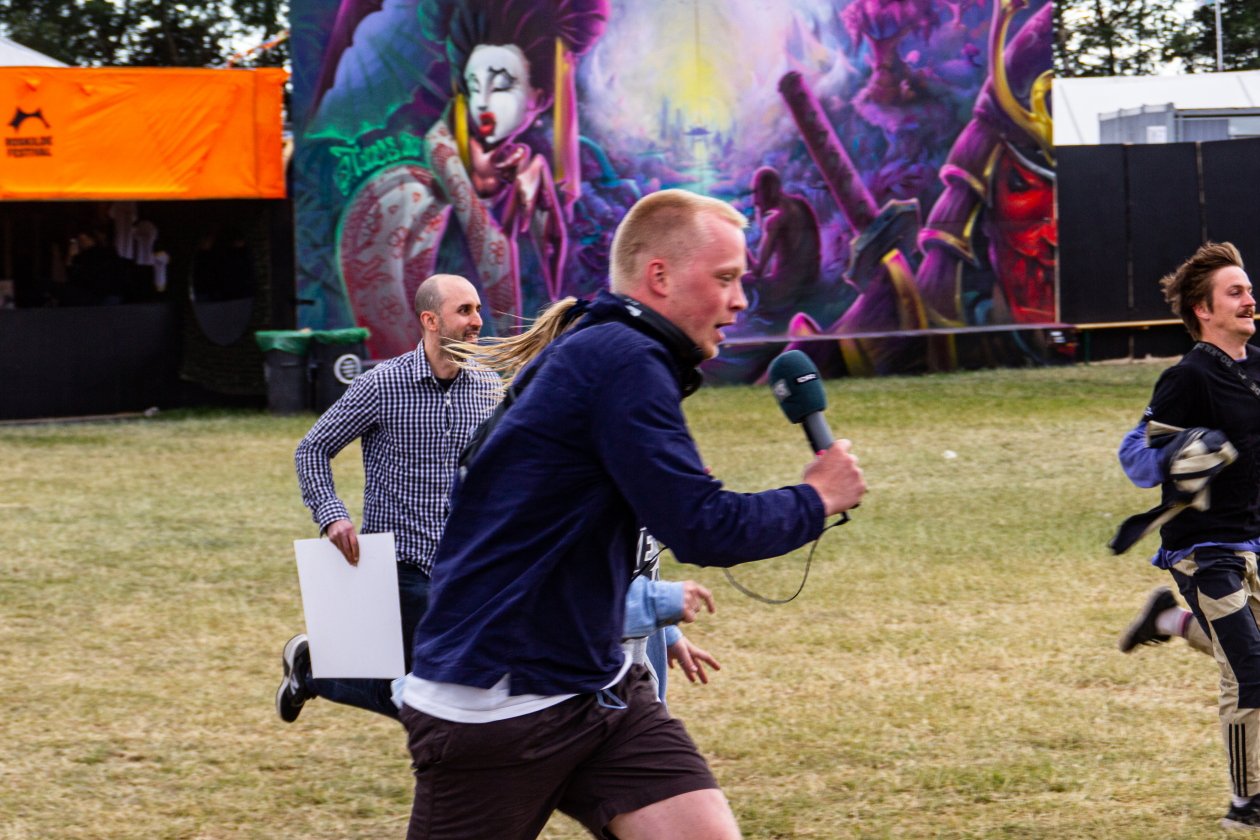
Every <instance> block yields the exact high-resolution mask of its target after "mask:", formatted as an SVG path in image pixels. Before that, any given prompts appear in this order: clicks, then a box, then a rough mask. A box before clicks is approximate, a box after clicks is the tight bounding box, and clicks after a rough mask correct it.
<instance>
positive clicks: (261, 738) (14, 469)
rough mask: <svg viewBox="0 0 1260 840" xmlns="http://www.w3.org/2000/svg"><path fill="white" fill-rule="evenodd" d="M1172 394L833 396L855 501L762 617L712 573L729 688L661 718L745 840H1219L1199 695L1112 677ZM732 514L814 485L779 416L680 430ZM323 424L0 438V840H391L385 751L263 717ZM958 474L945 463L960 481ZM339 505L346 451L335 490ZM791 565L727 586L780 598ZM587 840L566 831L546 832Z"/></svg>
mask: <svg viewBox="0 0 1260 840" xmlns="http://www.w3.org/2000/svg"><path fill="white" fill-rule="evenodd" d="M1159 370H1160V365H1158V364H1122V365H1094V366H1079V367H1073V368H1060V369H1042V370H1017V371H1009V370H1008V371H985V372H979V373H966V374H956V375H949V376H929V377H921V378H895V379H881V380H866V381H838V382H830V383H828V396H829V399H830V404H831V408H830V410H829V413H828V416H829V419H830V421H831V424H832V426H833V428H834V429H835V430H836V431H837V432H838V433H840V434H842V435H844V436H848V437H851V438H852V439H853V440H854V441H855V451H856V452H857V453H858V454H859V456H860V457H861V459H862V465H863V467H864V469H865V470H866V475H867V478H868V482H869V484H870V492H869V494H868V496H867V499H866V501H865V502H863V504H862V507H861V508H860V509H859V510H858V511H857V512H856V513H855V515H854V519H853V522H852V523H851V524H849V525H846V526H845V527H843V528H841V529H838V530H836V531H831V532H828V534H827V535H826V536H825V537H824V540H823V542H822V544H821V545H820V547H819V549H818V554H817V556H816V558H815V561H814V566H813V570H812V572H811V575H810V579H809V582H808V584H807V586H806V588H805V591H804V593H803V594H802V595H801V596H800V597H799V598H798V599H797V600H796V601H794V602H793V603H791V604H788V605H786V606H780V607H773V606H767V605H764V604H760V603H757V602H754V601H751V600H749V599H747V598H744V597H743V596H741V595H739V594H738V593H736V592H735V591H734V590H732V589H731V588H730V587H729V586H727V585H726V584H725V583H724V581H723V578H722V575H721V572H720V570H713V569H683V568H679V567H677V566H676V565H674V566H672V567H667V568H666V570H665V571H666V574H667V576H671V577H675V578H678V577H684V576H686V577H693V578H695V579H697V580H700V581H703V582H705V583H707V584H708V585H710V586H711V587H712V588H714V589H715V590H716V591H717V593H718V598H719V606H718V612H717V614H716V615H713V616H706V617H704V618H703V619H702V620H701V621H700V622H698V623H697V624H695V625H692V626H691V627H690V628H688V633H689V635H691V636H692V638H693V639H695V640H697V641H698V642H699V643H700V644H701V645H703V646H704V647H706V648H708V649H709V650H710V651H712V652H713V653H714V654H715V655H717V657H718V658H719V659H720V660H721V662H722V664H723V670H722V672H721V673H720V674H718V675H717V676H716V678H715V679H714V681H713V682H712V683H711V684H710V685H708V686H707V687H693V686H690V685H687V684H685V683H684V682H683V681H680V680H676V681H675V682H674V683H673V686H672V691H671V708H672V710H673V711H674V713H675V714H676V715H678V716H679V717H681V718H683V719H684V720H686V721H687V724H688V727H689V728H690V730H691V732H692V734H693V735H694V737H695V738H696V740H697V741H698V743H699V744H700V746H701V749H702V750H703V751H704V752H705V754H706V755H707V756H709V758H710V760H711V762H712V765H713V768H714V770H715V772H716V774H717V776H718V778H719V780H720V781H721V782H722V784H723V786H724V788H725V790H726V792H727V794H728V795H729V796H730V798H731V800H732V802H733V805H734V808H735V811H736V814H737V815H738V817H739V819H740V823H741V825H742V827H743V829H744V832H745V836H746V837H749V838H790V837H807V838H883V837H916V838H917V837H942V838H945V837H949V838H963V837H969V838H990V837H992V838H1109V839H1110V838H1208V837H1219V836H1221V835H1222V832H1221V831H1220V830H1219V829H1217V828H1216V821H1217V819H1218V818H1219V817H1220V816H1221V815H1222V814H1223V812H1224V810H1225V807H1226V805H1227V798H1228V791H1227V777H1226V769H1225V768H1226V765H1225V759H1224V756H1223V751H1222V749H1221V747H1220V745H1219V740H1218V735H1217V726H1216V712H1215V701H1216V695H1215V686H1216V681H1217V677H1216V668H1215V666H1214V665H1213V663H1212V662H1211V661H1210V660H1209V659H1208V658H1207V657H1204V656H1202V655H1199V654H1195V653H1193V652H1192V651H1190V649H1189V648H1188V647H1187V646H1186V645H1185V644H1184V643H1182V642H1179V641H1178V642H1177V643H1176V644H1170V645H1167V646H1164V647H1161V648H1153V649H1143V650H1141V651H1139V652H1137V653H1135V654H1133V655H1132V656H1123V655H1121V654H1119V653H1118V652H1117V651H1116V649H1115V639H1116V635H1117V633H1118V632H1119V631H1120V630H1121V629H1122V628H1123V627H1124V626H1125V625H1126V624H1127V623H1128V621H1129V619H1130V617H1131V615H1132V614H1133V613H1134V611H1135V610H1136V609H1137V607H1138V606H1139V605H1140V604H1141V603H1142V601H1143V600H1144V597H1145V593H1146V592H1147V590H1148V589H1149V588H1150V587H1152V586H1154V585H1156V584H1158V583H1162V582H1164V578H1163V574H1162V573H1160V572H1158V571H1157V570H1155V569H1153V568H1152V567H1150V566H1149V565H1147V564H1146V563H1145V559H1144V558H1145V557H1146V556H1147V555H1149V553H1150V551H1151V550H1153V548H1154V545H1153V543H1152V542H1151V541H1150V540H1149V539H1148V541H1146V542H1144V543H1142V544H1140V545H1139V546H1138V547H1137V548H1136V549H1134V550H1133V551H1132V552H1131V553H1130V554H1129V555H1126V556H1124V557H1120V558H1113V557H1111V556H1109V554H1108V552H1107V550H1106V548H1105V544H1106V542H1107V539H1108V538H1109V536H1110V534H1111V532H1112V530H1113V529H1114V528H1115V526H1116V525H1117V523H1118V522H1119V521H1120V519H1121V518H1123V517H1124V516H1127V515H1129V514H1131V513H1135V512H1137V511H1140V510H1144V509H1145V508H1147V507H1150V506H1151V505H1152V504H1154V503H1155V502H1154V499H1153V497H1152V495H1151V493H1150V492H1149V491H1147V492H1143V491H1139V490H1136V489H1134V488H1132V487H1131V486H1130V485H1129V484H1128V482H1127V481H1126V480H1125V479H1124V477H1123V475H1122V474H1121V472H1120V469H1119V467H1118V465H1117V464H1116V461H1115V457H1114V451H1115V447H1116V444H1117V443H1118V442H1119V438H1120V436H1121V435H1122V434H1123V433H1124V432H1125V431H1126V430H1127V429H1128V428H1129V427H1130V426H1131V425H1132V423H1133V422H1135V421H1136V419H1137V417H1138V415H1139V412H1140V411H1141V409H1142V407H1143V405H1144V404H1145V400H1146V399H1147V397H1148V396H1149V393H1150V388H1151V386H1152V384H1153V383H1154V381H1155V378H1156V376H1157V375H1158V373H1159ZM687 411H688V416H689V418H690V420H691V422H692V426H693V430H694V432H695V434H696V437H697V439H698V440H699V442H700V448H701V452H702V453H703V454H704V457H705V459H706V461H707V462H708V463H709V464H711V465H712V467H713V470H714V473H715V474H716V475H717V476H719V477H721V478H722V479H723V480H724V481H726V482H727V484H728V486H730V487H732V488H734V489H738V490H755V489H762V488H764V487H768V486H778V485H780V484H786V483H791V482H794V481H795V480H796V479H797V478H798V477H799V473H800V468H801V467H802V466H803V464H804V460H805V458H806V456H807V451H806V448H805V444H804V440H803V438H802V436H801V434H800V432H799V430H797V429H793V428H790V427H788V425H787V424H786V422H785V421H784V420H783V419H782V417H781V415H780V414H779V412H778V409H777V407H776V406H775V404H774V401H773V400H772V399H771V397H770V395H769V394H768V393H767V392H766V390H765V389H764V388H712V389H705V390H702V391H701V392H700V393H699V394H697V395H696V396H695V397H694V398H692V399H691V400H688V402H687ZM312 419H313V418H312V417H309V416H307V417H296V418H273V417H269V416H266V415H263V414H256V413H216V414H205V413H195V414H180V413H176V414H170V415H161V416H159V417H157V418H153V419H147V420H137V421H130V422H115V423H91V424H63V425H42V426H20V427H13V426H10V427H4V428H0V488H3V491H2V494H0V535H2V536H0V546H2V547H3V551H2V552H0V697H2V698H3V701H2V703H3V705H2V708H3V713H4V714H3V723H2V724H0V726H2V729H3V733H4V737H3V744H2V745H0V840H28V838H30V839H37V840H45V838H57V840H60V838H67V840H78V839H79V838H207V840H209V839H210V838H213V839H214V840H222V839H225V838H282V837H302V838H393V837H401V836H402V834H403V833H404V830H405V826H406V818H407V813H408V809H409V806H410V799H411V793H410V786H409V782H410V774H409V767H408V759H407V756H406V752H405V744H404V738H403V733H402V730H401V728H400V727H398V726H397V725H396V724H394V723H392V722H390V721H387V720H384V719H383V718H377V717H374V716H372V715H369V714H368V713H365V712H362V711H359V710H355V709H348V708H343V707H338V706H335V705H334V704H330V703H327V702H322V701H316V702H315V703H313V704H312V705H310V706H309V707H307V708H306V709H305V710H304V711H303V714H302V716H301V718H300V719H299V720H298V721H297V722H296V723H295V724H293V725H291V726H286V725H284V724H282V723H280V722H279V720H278V719H277V718H276V716H275V712H274V710H273V707H272V696H273V693H274V690H275V685H276V682H277V680H278V678H279V673H280V667H279V652H280V648H281V645H282V644H283V642H284V640H285V639H286V638H288V637H289V635H291V634H292V633H294V632H297V631H298V630H299V629H301V626H302V617H301V609H300V604H299V601H298V593H297V576H296V573H295V568H294V564H293V552H292V547H291V541H292V540H293V539H295V538H303V537H309V536H313V535H314V534H313V530H314V529H313V526H312V525H311V523H310V520H309V518H308V516H307V514H306V511H305V510H304V509H303V508H302V506H301V502H300V500H299V498H298V495H297V489H296V484H295V481H294V478H293V468H292V450H293V446H294V444H295V443H296V441H297V439H298V438H299V437H300V436H301V435H302V433H303V432H304V431H305V429H306V428H307V427H308V426H309V424H310V422H311V421H312ZM947 451H949V452H953V453H956V457H952V458H949V457H946V452H947ZM337 475H338V478H339V480H340V483H339V489H340V490H341V491H342V495H343V496H344V497H346V498H347V499H348V500H352V506H357V505H358V503H359V499H360V498H361V488H362V470H361V467H360V465H359V463H358V451H357V446H356V447H354V448H352V449H351V450H348V451H347V452H346V453H345V454H344V455H343V456H342V457H341V458H340V459H338V462H337ZM802 566H803V554H797V555H794V556H790V557H787V558H781V559H776V560H773V561H768V562H765V563H763V564H761V565H760V567H746V568H743V569H738V570H736V573H737V575H738V577H739V578H740V580H741V582H744V583H745V584H748V585H751V586H754V587H756V588H759V589H761V590H763V591H764V592H765V593H766V594H768V595H772V596H783V595H787V594H790V593H791V592H792V591H793V590H794V589H795V587H796V584H797V582H798V581H799V577H800V574H801V570H802ZM544 836H546V837H548V838H553V840H559V839H560V838H577V837H582V836H585V835H584V834H583V833H581V832H580V831H579V830H578V829H577V828H576V826H575V824H573V823H572V822H569V821H568V820H566V819H564V818H562V817H557V818H556V819H554V820H553V821H552V823H551V825H550V826H549V827H548V830H547V832H546V834H545V835H544Z"/></svg>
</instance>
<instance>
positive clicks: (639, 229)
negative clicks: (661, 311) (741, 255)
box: [609, 190, 748, 294]
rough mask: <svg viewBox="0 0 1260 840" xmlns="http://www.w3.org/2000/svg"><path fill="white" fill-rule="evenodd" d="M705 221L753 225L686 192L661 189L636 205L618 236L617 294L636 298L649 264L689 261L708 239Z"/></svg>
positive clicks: (615, 255) (615, 249)
mask: <svg viewBox="0 0 1260 840" xmlns="http://www.w3.org/2000/svg"><path fill="white" fill-rule="evenodd" d="M706 217H708V218H713V219H720V220H722V221H725V222H730V223H731V224H733V225H735V226H736V227H738V228H739V229H740V230H743V229H744V227H746V226H747V225H748V220H747V219H745V218H744V215H743V214H742V213H740V212H739V211H738V210H736V209H735V208H734V207H732V206H731V205H729V204H727V203H726V202H725V201H721V200H719V199H716V198H709V197H708V196H704V195H697V194H696V193H693V192H687V191H686V190H661V191H660V192H654V193H651V194H650V195H646V196H644V197H643V198H641V199H639V200H638V201H637V202H635V204H634V206H633V207H631V208H630V211H629V212H628V213H626V216H625V218H624V219H622V220H621V224H620V225H618V226H617V233H616V234H614V236H613V243H612V259H611V265H610V266H609V269H610V276H611V281H612V290H613V291H614V292H621V293H623V294H632V293H633V292H634V291H635V290H636V289H637V288H638V284H639V282H640V280H641V278H640V277H639V270H640V267H641V266H642V264H643V261H644V260H647V259H654V258H657V257H662V258H665V259H673V260H682V259H686V258H687V257H688V256H689V255H690V254H692V253H693V252H694V251H695V249H696V248H697V247H699V246H701V245H703V244H704V242H705V240H706V238H707V237H708V235H709V233H708V231H707V229H704V228H703V226H702V221H703V220H704V219H705V218H706Z"/></svg>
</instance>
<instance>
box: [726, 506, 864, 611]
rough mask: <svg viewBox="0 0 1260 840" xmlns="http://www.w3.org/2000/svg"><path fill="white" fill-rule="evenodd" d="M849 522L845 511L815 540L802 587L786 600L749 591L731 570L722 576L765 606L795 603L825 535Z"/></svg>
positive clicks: (806, 565)
mask: <svg viewBox="0 0 1260 840" xmlns="http://www.w3.org/2000/svg"><path fill="white" fill-rule="evenodd" d="M848 521H849V512H848V511H843V512H842V513H841V514H840V518H839V519H837V520H836V521H835V522H832V523H831V524H830V525H827V526H825V527H824V528H823V529H822V534H819V535H818V539H816V540H814V544H813V545H811V546H810V547H809V555H808V556H807V557H806V558H805V571H804V573H802V574H801V585H800V586H798V587H796V591H795V592H793V593H792V594H791V595H789V596H788V597H786V598H769V597H767V596H765V595H762V594H761V593H759V592H754V591H753V590H751V589H749V588H748V587H747V586H744V585H743V584H742V583H740V582H739V581H737V580H736V579H735V576H734V575H733V574H731V570H730V569H722V574H724V575H726V582H727V583H729V584H730V585H731V586H733V587H735V590H736V591H737V592H739V593H740V594H742V595H747V596H748V597H749V598H752V599H753V600H754V601H760V602H761V603H763V604H786V603H788V602H789V601H795V600H796V596H797V595H800V594H801V592H802V591H804V589H805V581H807V580H809V567H810V566H811V565H812V564H813V562H814V552H815V551H817V550H818V544H819V543H820V542H822V538H823V534H825V533H827V532H828V531H830V530H831V529H832V528H837V527H839V526H841V525H843V524H845V523H846V522H848Z"/></svg>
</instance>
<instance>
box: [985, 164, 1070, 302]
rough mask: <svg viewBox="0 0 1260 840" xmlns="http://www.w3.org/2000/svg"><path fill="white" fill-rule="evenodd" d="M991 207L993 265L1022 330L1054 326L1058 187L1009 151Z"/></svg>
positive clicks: (989, 230)
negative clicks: (1023, 327)
mask: <svg viewBox="0 0 1260 840" xmlns="http://www.w3.org/2000/svg"><path fill="white" fill-rule="evenodd" d="M992 189H993V206H992V213H990V214H989V215H988V217H987V218H988V219H990V220H992V221H991V222H990V223H989V224H986V226H985V227H986V230H985V232H986V233H987V234H988V237H989V260H990V262H991V263H992V265H993V268H994V269H995V272H996V274H997V276H998V282H999V283H1000V285H1001V287H1002V293H1003V295H1004V296H1005V298H1006V303H1007V305H1008V306H1009V307H1010V312H1011V320H1013V321H1014V322H1016V323H1020V324H1035V323H1042V324H1044V323H1049V322H1051V321H1053V320H1054V265H1055V259H1056V254H1057V252H1058V247H1059V232H1058V226H1057V224H1056V222H1055V218H1054V181H1053V179H1052V178H1051V177H1049V173H1047V172H1046V171H1045V170H1043V169H1041V168H1040V167H1037V166H1035V165H1033V164H1028V163H1026V162H1024V161H1021V160H1020V158H1019V156H1018V155H1016V154H1014V153H1012V152H1011V151H1010V150H1009V149H1006V150H1004V151H1003V153H1002V154H1001V155H999V156H998V159H997V163H996V166H995V168H994V171H993V179H992Z"/></svg>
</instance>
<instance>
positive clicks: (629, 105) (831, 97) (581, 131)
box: [293, 0, 1058, 381]
mask: <svg viewBox="0 0 1260 840" xmlns="http://www.w3.org/2000/svg"><path fill="white" fill-rule="evenodd" d="M1051 19H1052V9H1051V7H1050V5H1049V4H1048V3H1045V2H1044V0H1041V2H1033V0H783V2H777V3H765V2H764V0H635V2H630V0H463V1H462V2H455V0H310V2H307V3H303V4H299V6H297V7H295V9H294V13H293V49H294V98H293V113H294V121H293V122H294V131H295V135H296V153H295V156H294V172H293V181H294V195H295V200H296V204H297V214H298V218H297V226H298V228H297V229H298V262H299V297H300V299H301V301H300V302H301V304H302V305H301V307H300V309H299V320H300V323H301V324H302V325H304V326H311V327H334V326H344V325H349V324H352V323H353V324H359V325H362V326H366V327H368V328H369V329H370V330H371V333H372V337H371V339H370V341H369V352H370V353H371V355H373V356H374V357H377V358H384V357H386V356H391V355H395V354H397V353H401V352H404V351H406V350H408V349H411V348H412V347H414V346H415V344H416V342H417V341H418V340H419V332H418V326H417V325H416V322H415V318H414V316H413V315H412V313H411V304H410V301H411V298H412V295H413V293H414V290H415V287H416V285H417V284H418V283H419V282H420V281H421V280H423V279H424V278H425V277H426V276H428V275H429V274H431V273H433V272H435V271H446V272H453V273H459V274H463V275H465V276H467V277H469V278H470V279H471V280H473V282H474V283H475V284H477V286H478V288H479V289H480V291H481V294H482V298H483V301H484V302H485V303H486V304H487V307H488V309H489V310H490V313H491V317H490V319H488V323H487V329H486V330H485V331H486V332H487V333H494V334H504V333H506V332H509V331H511V330H513V329H515V328H516V327H517V326H518V325H520V323H521V321H522V319H525V318H529V317H532V316H533V315H534V314H536V313H537V311H538V310H539V309H540V308H541V307H543V306H545V305H546V304H547V303H548V302H549V301H551V300H555V299H558V298H560V297H563V296H566V295H579V296H588V295H591V294H593V293H594V292H595V291H596V290H598V289H599V288H601V287H603V286H604V285H605V284H606V282H607V279H606V272H607V266H608V250H609V246H610V244H611V239H612V234H613V231H614V229H615V227H616V225H617V223H618V221H619V220H620V219H621V217H622V215H623V214H624V213H625V211H626V209H627V208H628V207H629V206H630V205H631V204H633V203H634V201H635V200H636V199H637V198H638V197H639V196H641V195H643V194H645V193H648V192H652V191H654V190H658V189H663V188H668V187H681V188H685V189H691V190H695V191H697V192H701V193H704V194H707V195H713V196H717V197H720V198H723V199H725V200H727V201H730V202H731V203H732V204H734V205H735V206H736V207H737V208H739V209H740V210H741V211H742V212H744V213H745V214H746V216H747V217H748V219H749V226H748V230H747V237H748V263H749V274H748V276H747V277H746V278H745V287H746V289H747V292H748V296H749V301H750V306H749V309H748V311H747V312H746V313H745V314H744V316H743V317H742V318H741V320H740V322H739V324H737V325H736V327H735V328H733V329H732V330H729V331H728V337H729V338H728V346H727V347H725V348H724V350H723V353H722V355H721V357H719V359H716V360H714V361H713V362H711V363H710V369H709V372H710V373H711V374H712V375H714V376H716V377H717V378H720V379H725V380H731V381H753V380H756V379H757V378H758V377H759V376H761V375H762V374H763V373H764V368H765V365H766V364H767V363H768V361H769V360H770V358H772V357H773V356H774V355H775V354H777V353H778V352H781V351H782V350H783V349H784V347H785V346H799V347H800V348H801V349H804V350H806V352H808V353H810V354H811V355H813V356H814V357H815V358H816V359H817V360H818V361H819V363H820V364H821V365H822V366H824V368H825V369H826V370H827V371H828V372H830V373H832V374H841V373H849V374H854V375H865V374H879V373H895V372H913V371H922V370H945V369H951V368H955V367H960V366H974V365H979V364H994V363H1018V362H1019V361H1021V360H1035V361H1045V360H1047V359H1050V358H1053V357H1054V353H1055V348H1054V347H1053V346H1051V345H1050V344H1048V343H1047V337H1048V336H1050V335H1052V334H1053V333H1052V332H1051V329H1050V328H1051V327H1052V326H1053V325H1054V322H1055V320H1056V316H1057V313H1056V309H1055V297H1056V296H1055V279H1054V271H1055V262H1056V254H1057V239H1058V237H1057V229H1056V226H1055V220H1054V201H1053V187H1054V156H1053V146H1052V145H1051V142H1050V138H1051V115H1050V113H1049V110H1048V107H1049V90H1050V73H1049V68H1050V59H1051V44H1052V29H1051ZM1010 325H1024V326H1028V327H1030V328H1029V329H1024V330H1018V331H1015V330H1011V329H1009V326H1010Z"/></svg>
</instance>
